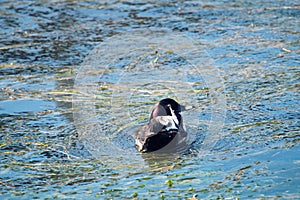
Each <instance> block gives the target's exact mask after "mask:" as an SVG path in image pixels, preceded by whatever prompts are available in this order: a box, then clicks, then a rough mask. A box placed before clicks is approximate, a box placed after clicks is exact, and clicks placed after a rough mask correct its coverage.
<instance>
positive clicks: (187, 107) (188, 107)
mask: <svg viewBox="0 0 300 200" xmlns="http://www.w3.org/2000/svg"><path fill="white" fill-rule="evenodd" d="M180 108H181V111H188V110H192V109H194V108H195V107H194V106H183V105H180Z"/></svg>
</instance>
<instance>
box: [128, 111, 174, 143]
mask: <svg viewBox="0 0 300 200" xmlns="http://www.w3.org/2000/svg"><path fill="white" fill-rule="evenodd" d="M170 130H172V131H177V130H178V128H177V127H176V125H175V122H174V121H173V118H172V116H158V117H155V118H152V119H151V120H150V121H149V122H148V123H147V124H145V125H143V126H142V127H140V128H139V129H138V130H137V131H136V132H135V133H134V134H133V137H134V138H137V137H139V138H149V137H152V136H154V135H157V134H158V133H160V132H166V131H170Z"/></svg>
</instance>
